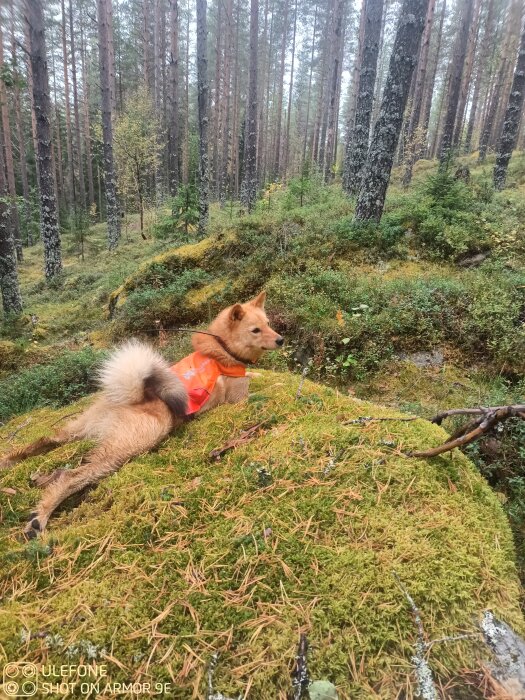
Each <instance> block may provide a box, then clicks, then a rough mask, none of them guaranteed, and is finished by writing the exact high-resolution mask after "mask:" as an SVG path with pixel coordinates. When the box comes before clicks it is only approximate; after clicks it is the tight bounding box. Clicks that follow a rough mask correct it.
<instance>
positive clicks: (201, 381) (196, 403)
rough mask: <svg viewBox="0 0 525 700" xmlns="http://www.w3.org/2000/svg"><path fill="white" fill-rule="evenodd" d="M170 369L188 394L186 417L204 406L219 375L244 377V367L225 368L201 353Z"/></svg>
mask: <svg viewBox="0 0 525 700" xmlns="http://www.w3.org/2000/svg"><path fill="white" fill-rule="evenodd" d="M170 369H171V371H172V372H175V374H176V375H177V377H178V378H179V379H180V380H181V382H182V383H183V384H184V386H185V387H186V391H187V392H188V408H187V409H186V415H187V416H191V415H193V414H194V413H196V412H197V411H198V410H199V409H200V408H202V407H203V406H204V404H205V403H206V401H208V399H209V398H210V395H211V393H212V391H213V389H214V388H215V384H216V383H217V379H218V378H219V377H220V376H221V375H224V376H226V377H245V376H246V367H244V365H234V366H233V367H226V366H225V365H221V363H220V362H217V360H214V359H213V358H211V357H207V356H206V355H203V354H202V353H201V352H194V353H192V354H191V355H188V357H184V358H183V359H182V360H181V361H180V362H177V364H176V365H172V367H171V368H170Z"/></svg>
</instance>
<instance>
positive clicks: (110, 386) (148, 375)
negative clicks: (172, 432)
mask: <svg viewBox="0 0 525 700" xmlns="http://www.w3.org/2000/svg"><path fill="white" fill-rule="evenodd" d="M99 383H100V385H101V387H102V389H103V390H104V393H105V394H106V396H107V398H108V399H109V400H110V401H111V402H112V403H114V404H117V405H131V404H135V403H139V402H140V401H143V400H144V398H146V397H147V395H148V393H149V394H150V396H151V394H152V393H153V394H155V396H158V397H159V399H162V401H164V402H165V403H166V404H167V405H168V406H169V407H170V409H171V410H172V411H173V413H174V414H175V415H177V416H184V415H185V413H186V406H187V403H188V396H187V393H186V389H185V387H184V385H183V384H182V382H181V381H180V379H178V377H177V376H176V375H175V374H174V373H173V372H172V371H171V370H170V367H169V365H168V363H167V362H166V361H165V360H164V359H163V358H162V357H161V356H160V355H159V354H158V353H157V352H156V351H155V350H154V349H153V348H152V347H151V346H149V345H146V344H145V343H141V342H140V341H139V340H130V341H128V342H127V343H125V344H124V345H122V346H121V347H120V348H118V349H117V350H115V352H113V353H112V354H111V356H110V357H109V358H108V359H107V360H106V361H105V362H104V364H103V365H102V368H101V369H100V372H99Z"/></svg>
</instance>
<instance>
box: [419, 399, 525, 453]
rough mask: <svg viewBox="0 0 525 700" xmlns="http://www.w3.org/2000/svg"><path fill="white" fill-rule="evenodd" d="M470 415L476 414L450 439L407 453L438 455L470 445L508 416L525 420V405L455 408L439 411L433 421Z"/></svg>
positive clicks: (438, 423)
mask: <svg viewBox="0 0 525 700" xmlns="http://www.w3.org/2000/svg"><path fill="white" fill-rule="evenodd" d="M459 415H462V416H463V415H470V416H476V418H474V419H473V420H470V421H468V422H467V423H466V424H465V425H463V426H461V427H460V428H458V430H456V432H455V433H453V434H452V435H451V436H450V437H449V438H448V440H446V441H445V442H444V443H443V444H442V445H438V447H433V448H431V449H428V450H416V451H414V452H408V453H406V456H407V457H436V456H437V455H440V454H443V452H449V451H450V450H453V449H455V448H456V447H464V446H465V445H470V443H471V442H474V441H475V440H478V439H479V438H480V437H482V436H483V435H485V434H486V433H488V432H489V431H490V430H491V429H492V428H493V427H494V426H495V425H497V424H498V423H501V422H502V421H504V420H507V419H508V418H521V419H523V420H525V405H523V404H513V405H511V406H491V407H484V406H479V407H477V408H453V409H451V410H449V411H443V412H442V413H438V415H437V416H434V418H432V421H431V422H432V423H436V425H441V423H442V422H443V421H444V420H445V418H448V417H450V416H459Z"/></svg>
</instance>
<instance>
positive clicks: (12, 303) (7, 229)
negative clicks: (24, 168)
mask: <svg viewBox="0 0 525 700" xmlns="http://www.w3.org/2000/svg"><path fill="white" fill-rule="evenodd" d="M4 173H5V163H4V154H3V148H2V143H0V292H1V294H2V307H3V309H4V316H8V315H11V314H19V313H21V311H22V296H21V294H20V285H19V282H18V269H17V263H16V250H15V243H14V240H13V235H12V232H11V226H10V223H11V222H10V216H9V206H8V205H7V195H8V190H7V182H6V179H5V174H4Z"/></svg>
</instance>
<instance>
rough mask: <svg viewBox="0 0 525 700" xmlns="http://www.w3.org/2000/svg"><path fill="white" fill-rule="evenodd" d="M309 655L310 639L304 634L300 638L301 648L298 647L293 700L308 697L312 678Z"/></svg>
mask: <svg viewBox="0 0 525 700" xmlns="http://www.w3.org/2000/svg"><path fill="white" fill-rule="evenodd" d="M307 653H308V638H307V636H306V634H304V633H303V632H302V633H301V636H300V637H299V646H298V647H297V655H296V657H295V666H294V670H293V673H292V687H293V700H301V698H303V697H306V695H305V694H306V693H307V691H308V686H309V685H310V676H309V675H308V661H307V658H306V655H307Z"/></svg>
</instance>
